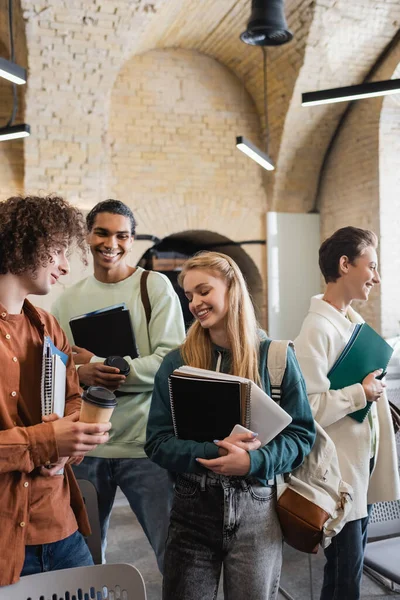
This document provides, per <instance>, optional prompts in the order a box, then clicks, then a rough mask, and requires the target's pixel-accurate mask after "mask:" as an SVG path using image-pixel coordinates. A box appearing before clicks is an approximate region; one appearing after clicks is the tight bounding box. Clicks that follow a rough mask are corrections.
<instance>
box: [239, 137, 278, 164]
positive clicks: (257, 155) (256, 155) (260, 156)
mask: <svg viewBox="0 0 400 600" xmlns="http://www.w3.org/2000/svg"><path fill="white" fill-rule="evenodd" d="M236 148H239V150H241V151H242V152H244V154H247V156H248V157H249V158H252V159H253V160H255V161H256V163H258V164H259V165H260V166H261V167H263V168H264V169H267V171H273V170H274V169H275V165H274V163H273V162H272V160H271V159H270V157H269V156H268V155H267V154H265V152H262V151H261V150H259V149H258V148H257V146H254V144H252V143H251V142H249V140H247V139H246V138H245V137H243V136H241V135H240V136H238V137H237V138H236Z"/></svg>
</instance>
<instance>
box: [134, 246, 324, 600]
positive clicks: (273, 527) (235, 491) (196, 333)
mask: <svg viewBox="0 0 400 600" xmlns="http://www.w3.org/2000/svg"><path fill="white" fill-rule="evenodd" d="M180 285H181V286H182V287H183V289H184V292H185V294H186V296H187V298H188V300H189V307H190V310H191V312H192V314H193V316H194V317H195V322H194V323H193V325H192V326H191V328H190V329H189V331H188V335H187V339H186V341H185V342H184V343H183V345H182V346H181V347H180V348H178V349H177V350H174V351H172V352H171V353H170V354H168V355H167V356H166V357H165V359H164V361H163V363H162V365H161V367H160V370H159V371H158V374H157V375H156V379H155V387H154V392H153V400H152V405H151V409H150V415H149V421H148V428H147V443H146V446H145V450H146V452H147V454H148V456H149V457H150V458H151V460H153V461H155V462H156V463H158V464H159V465H161V466H162V467H164V468H165V469H168V470H169V471H172V472H175V473H177V481H176V487H175V497H174V502H173V507H172V512H171V521H170V527H169V533H168V539H167V544H166V553H165V565H164V582H163V599H164V600H172V599H173V600H213V599H214V598H216V595H217V589H218V583H219V579H220V574H221V567H222V565H223V567H224V594H225V598H227V599H229V600H244V599H246V600H247V598H249V597H250V598H257V600H267V599H271V598H276V597H277V593H278V584H279V576H280V570H281V561H282V534H281V530H280V526H279V522H278V518H277V514H276V508H275V504H276V496H275V489H274V486H273V485H270V483H269V482H270V480H273V478H274V476H275V475H276V474H278V473H286V472H288V471H291V470H292V469H294V468H295V467H297V466H298V465H300V464H301V462H302V461H303V459H304V457H305V456H306V455H307V454H308V452H309V451H310V449H311V447H312V444H313V442H314V437H315V433H314V425H313V419H312V416H311V411H310V407H309V404H308V401H307V395H306V390H305V385H304V381H303V377H302V375H301V372H300V369H299V367H298V364H297V362H296V358H295V356H294V354H293V353H292V352H290V354H289V357H288V365H287V369H286V373H285V377H284V381H283V398H282V407H283V408H284V409H285V410H286V411H287V412H288V413H289V414H290V415H291V416H292V418H293V421H292V423H291V424H290V425H289V426H288V427H287V428H286V429H285V430H284V431H283V432H282V433H281V434H280V435H278V436H277V437H276V438H275V439H274V440H273V441H271V442H270V443H269V444H267V445H266V446H264V447H263V448H260V447H259V446H260V442H259V441H257V440H256V438H255V436H252V435H251V434H244V435H241V436H240V435H237V436H230V437H228V438H225V439H224V440H222V441H219V442H217V441H216V442H215V443H212V442H203V443H199V442H195V441H191V440H181V439H177V438H175V437H174V431H173V424H172V417H171V410H170V403H169V396H168V376H169V375H170V374H171V373H172V371H173V370H174V369H176V368H178V367H180V366H181V365H183V364H187V365H191V366H194V367H200V368H205V369H213V370H221V371H223V372H226V373H232V374H235V375H240V376H243V377H248V378H250V379H252V380H253V381H255V382H256V383H257V384H258V385H260V386H261V387H263V388H264V389H265V390H266V391H267V392H269V391H270V385H269V378H268V372H267V367H266V364H267V352H268V346H269V344H270V340H268V339H265V338H266V336H265V334H264V333H263V332H261V331H260V330H259V329H258V327H257V323H256V319H255V315H254V310H253V306H252V303H251V300H250V296H249V293H248V291H247V288H246V284H245V281H244V278H243V275H242V273H241V272H240V270H239V268H238V266H237V265H236V263H235V262H234V261H233V260H232V259H231V258H230V257H228V256H225V255H224V254H220V253H217V252H205V253H201V254H198V255H196V256H195V257H193V258H191V259H189V260H188V261H187V262H186V263H185V264H184V266H183V270H182V272H181V274H180ZM188 402H190V398H188Z"/></svg>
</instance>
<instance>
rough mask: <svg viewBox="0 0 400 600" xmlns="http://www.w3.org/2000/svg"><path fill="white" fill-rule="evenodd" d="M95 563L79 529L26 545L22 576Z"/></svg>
mask: <svg viewBox="0 0 400 600" xmlns="http://www.w3.org/2000/svg"><path fill="white" fill-rule="evenodd" d="M89 565H93V559H92V555H91V554H90V552H89V548H88V547H87V545H86V542H85V540H84V538H83V536H82V535H81V534H80V533H79V531H75V533H73V534H72V535H70V536H69V537H67V538H65V540H60V541H59V542H53V543H52V544H41V545H39V546H25V562H24V566H23V567H22V571H21V577H23V576H24V575H35V574H36V573H44V572H45V571H59V570H60V569H72V568H73V567H86V566H89Z"/></svg>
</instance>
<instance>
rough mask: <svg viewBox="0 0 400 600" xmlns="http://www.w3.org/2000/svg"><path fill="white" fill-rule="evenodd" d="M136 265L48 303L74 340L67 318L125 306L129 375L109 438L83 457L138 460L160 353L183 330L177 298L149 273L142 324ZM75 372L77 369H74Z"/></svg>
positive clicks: (100, 359)
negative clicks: (130, 334)
mask: <svg viewBox="0 0 400 600" xmlns="http://www.w3.org/2000/svg"><path fill="white" fill-rule="evenodd" d="M142 272H143V269H141V268H140V267H138V268H137V269H136V271H135V272H134V273H133V274H132V275H131V276H130V277H128V278H127V279H124V280H123V281H120V282H118V283H102V282H100V281H97V279H95V277H94V276H93V275H91V276H90V277H87V278H86V279H83V280H82V281H79V282H78V283H76V284H75V285H72V286H71V287H69V288H68V289H67V290H66V291H65V292H64V293H63V294H62V295H61V296H60V297H59V298H58V299H57V300H56V301H55V303H54V305H53V307H52V313H53V314H54V316H55V317H56V318H57V320H58V322H59V323H60V325H61V327H62V328H63V329H64V331H65V333H66V334H67V337H68V339H69V342H70V343H71V345H72V344H73V343H74V341H73V337H72V333H71V329H70V326H69V321H70V319H71V318H72V317H76V316H77V315H82V314H85V313H88V312H91V311H93V310H97V309H99V308H105V307H106V306H111V305H113V304H119V303H121V302H125V303H126V306H127V308H129V310H130V314H131V319H132V325H133V329H134V333H135V339H136V344H137V347H138V350H139V358H135V359H132V358H130V357H129V356H125V357H124V358H125V359H126V360H127V361H128V363H129V365H130V373H129V375H128V377H127V378H126V383H124V384H123V385H122V386H121V387H120V388H118V391H119V392H125V394H124V395H123V396H119V397H118V398H117V401H118V406H117V408H116V409H115V410H114V413H113V415H112V418H111V423H112V429H111V432H110V441H109V442H108V443H107V444H102V445H99V446H97V448H96V449H95V450H93V451H92V452H89V453H88V456H97V457H102V458H142V457H145V456H146V454H145V452H144V450H143V445H144V442H145V434H146V424H147V417H148V413H149V408H150V402H151V393H152V391H153V384H154V376H155V374H156V373H157V371H158V368H159V367H160V365H161V361H162V359H163V358H164V356H165V355H166V354H167V353H168V352H170V350H172V349H173V348H176V347H177V346H179V344H181V343H182V341H183V339H184V337H185V328H184V323H183V317H182V310H181V306H180V302H179V298H178V296H177V294H176V293H175V291H174V289H173V287H172V285H171V283H170V281H169V280H168V278H167V277H165V275H162V274H161V273H157V272H155V271H152V272H151V273H150V275H149V277H148V279H147V290H148V294H149V299H150V304H151V320H150V323H149V326H148V327H147V322H146V315H145V312H144V307H143V303H142V299H141V295H140V278H141V274H142ZM105 358H106V357H104V356H93V357H92V359H91V362H104V360H105ZM78 373H79V371H78Z"/></svg>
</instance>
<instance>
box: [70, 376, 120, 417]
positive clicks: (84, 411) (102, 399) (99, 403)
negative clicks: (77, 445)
mask: <svg viewBox="0 0 400 600" xmlns="http://www.w3.org/2000/svg"><path fill="white" fill-rule="evenodd" d="M116 406H117V400H116V398H115V394H113V392H111V391H110V390H108V389H107V388H104V387H101V386H97V385H91V386H90V387H89V388H88V389H87V390H85V391H84V392H83V394H82V404H81V412H80V417H79V420H80V421H82V422H83V423H108V422H109V420H110V419H111V415H112V413H113V410H114V408H115V407H116Z"/></svg>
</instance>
